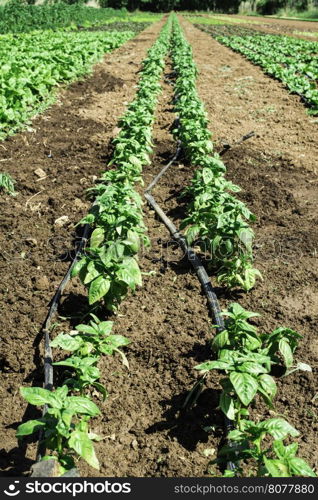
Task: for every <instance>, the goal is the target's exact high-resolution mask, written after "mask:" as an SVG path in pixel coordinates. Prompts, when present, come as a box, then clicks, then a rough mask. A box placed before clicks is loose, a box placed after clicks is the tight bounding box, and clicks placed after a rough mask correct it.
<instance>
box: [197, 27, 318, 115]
mask: <svg viewBox="0 0 318 500" xmlns="http://www.w3.org/2000/svg"><path fill="white" fill-rule="evenodd" d="M200 28H201V26H200ZM201 29H202V30H203V31H206V32H207V33H210V34H213V36H215V38H216V40H218V41H219V42H220V43H222V44H224V45H226V46H227V47H229V48H231V49H232V50H234V51H236V52H238V53H240V54H243V55H244V56H245V57H246V58H247V59H249V60H250V61H252V62H253V63H254V64H256V65H258V66H260V67H261V68H262V69H263V70H264V71H265V72H266V73H267V74H269V75H271V76H273V77H275V78H277V79H278V80H280V81H281V82H283V83H284V85H285V86H286V87H287V88H288V89H289V90H290V92H292V93H295V94H299V95H300V96H301V97H303V98H305V100H306V102H307V103H308V104H309V105H310V108H311V109H310V110H309V113H310V114H317V113H318V89H317V79H318V62H317V44H316V42H310V41H308V40H301V39H297V38H293V37H290V36H282V35H270V34H267V33H266V34H264V33H263V34H261V33H256V32H252V33H251V32H250V33H248V30H244V31H242V30H241V31H242V33H241V34H239V35H236V34H235V30H233V28H232V27H227V31H228V33H229V34H228V35H226V36H224V35H223V36H218V35H215V33H217V30H215V29H214V30H213V33H211V32H210V28H203V27H202V28H201ZM232 31H233V33H232V34H231V32H232Z"/></svg>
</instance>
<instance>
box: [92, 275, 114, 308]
mask: <svg viewBox="0 0 318 500" xmlns="http://www.w3.org/2000/svg"><path fill="white" fill-rule="evenodd" d="M109 288H110V281H109V280H108V279H106V278H104V277H103V276H99V277H98V278H95V279H94V280H93V281H92V282H91V284H90V287H89V292H88V302H89V305H92V304H95V302H98V301H99V300H100V299H102V298H103V297H104V296H105V295H106V294H107V292H108V290H109Z"/></svg>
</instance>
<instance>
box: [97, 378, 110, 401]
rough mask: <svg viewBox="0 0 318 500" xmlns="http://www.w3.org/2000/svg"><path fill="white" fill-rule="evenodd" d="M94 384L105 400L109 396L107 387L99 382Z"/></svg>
mask: <svg viewBox="0 0 318 500" xmlns="http://www.w3.org/2000/svg"><path fill="white" fill-rule="evenodd" d="M93 386H94V387H96V389H97V390H98V391H99V392H100V393H101V394H102V395H103V400H104V401H105V399H106V398H108V396H109V394H108V392H107V390H106V388H105V387H104V386H103V385H102V384H100V383H99V382H94V383H93Z"/></svg>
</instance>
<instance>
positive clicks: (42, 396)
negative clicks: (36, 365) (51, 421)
mask: <svg viewBox="0 0 318 500" xmlns="http://www.w3.org/2000/svg"><path fill="white" fill-rule="evenodd" d="M20 392H21V395H22V396H23V397H24V399H26V401H27V402H28V403H30V404H31V405H34V406H43V405H46V404H47V405H49V406H51V407H52V408H57V409H61V408H62V406H63V402H62V400H61V398H59V397H58V396H56V395H55V394H54V393H53V392H51V391H48V390H47V389H42V388H41V387H20Z"/></svg>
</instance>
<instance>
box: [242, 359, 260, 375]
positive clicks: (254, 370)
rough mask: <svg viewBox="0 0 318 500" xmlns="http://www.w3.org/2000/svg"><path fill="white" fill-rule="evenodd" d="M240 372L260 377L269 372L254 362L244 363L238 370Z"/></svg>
mask: <svg viewBox="0 0 318 500" xmlns="http://www.w3.org/2000/svg"><path fill="white" fill-rule="evenodd" d="M237 370H238V371H240V372H244V373H250V374H253V375H259V374H260V373H266V372H267V370H266V368H264V366H262V365H260V364H259V363H255V362H252V361H246V362H245V363H242V364H241V365H240V367H239V368H237Z"/></svg>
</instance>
